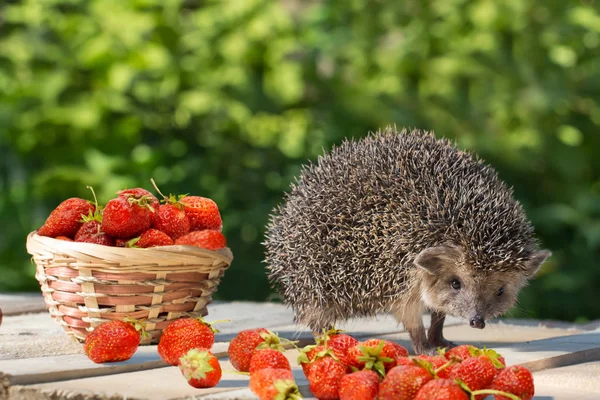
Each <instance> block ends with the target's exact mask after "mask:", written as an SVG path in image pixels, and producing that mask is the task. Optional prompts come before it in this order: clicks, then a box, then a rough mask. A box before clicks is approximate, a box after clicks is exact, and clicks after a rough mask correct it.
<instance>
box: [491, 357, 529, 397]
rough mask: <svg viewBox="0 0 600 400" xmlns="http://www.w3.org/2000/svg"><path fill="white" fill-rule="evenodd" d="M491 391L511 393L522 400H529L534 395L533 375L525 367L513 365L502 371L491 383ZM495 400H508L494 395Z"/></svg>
mask: <svg viewBox="0 0 600 400" xmlns="http://www.w3.org/2000/svg"><path fill="white" fill-rule="evenodd" d="M492 389H494V390H500V391H502V392H507V393H512V394H514V395H515V396H517V397H519V398H520V399H522V400H531V398H532V397H533V395H534V394H535V388H534V385H533V375H531V371H529V370H528V369H527V368H525V367H521V366H519V365H514V366H512V367H508V368H505V369H503V370H502V371H501V372H500V373H499V374H498V376H496V378H495V379H494V381H493V382H492ZM495 399H496V400H508V398H507V397H505V396H500V395H496V396H495Z"/></svg>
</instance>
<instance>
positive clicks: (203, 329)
mask: <svg viewBox="0 0 600 400" xmlns="http://www.w3.org/2000/svg"><path fill="white" fill-rule="evenodd" d="M215 332H218V331H217V330H216V329H215V328H213V327H212V325H211V324H210V323H208V322H206V321H205V320H204V318H202V317H200V318H181V319H177V320H175V321H173V322H171V323H170V324H169V326H167V327H166V328H165V330H164V331H163V333H162V336H161V337H160V342H159V343H158V347H157V350H158V354H159V355H160V357H161V358H162V359H163V360H164V361H165V362H166V363H167V364H170V365H177V364H178V363H179V359H180V358H181V357H182V356H183V355H184V354H185V353H187V352H188V351H189V350H191V349H194V348H206V349H210V348H211V347H212V345H213V344H214V342H215Z"/></svg>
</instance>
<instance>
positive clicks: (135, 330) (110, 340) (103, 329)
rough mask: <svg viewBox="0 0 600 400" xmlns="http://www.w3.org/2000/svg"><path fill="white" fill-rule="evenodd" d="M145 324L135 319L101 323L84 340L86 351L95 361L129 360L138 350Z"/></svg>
mask: <svg viewBox="0 0 600 400" xmlns="http://www.w3.org/2000/svg"><path fill="white" fill-rule="evenodd" d="M140 331H142V332H143V326H141V325H140V324H139V323H136V322H135V321H133V320H132V321H131V322H125V321H119V320H116V321H109V322H105V323H103V324H100V325H98V326H97V327H96V329H94V330H93V331H92V333H90V334H89V335H88V336H87V337H86V338H85V342H84V348H83V349H84V352H85V354H86V355H87V356H88V357H89V359H90V360H92V361H93V362H95V363H105V362H115V361H125V360H129V359H130V358H131V357H132V356H133V354H134V353H135V351H136V350H137V348H138V346H139V344H140V339H141V335H142V333H140Z"/></svg>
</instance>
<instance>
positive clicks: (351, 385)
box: [339, 369, 379, 400]
mask: <svg viewBox="0 0 600 400" xmlns="http://www.w3.org/2000/svg"><path fill="white" fill-rule="evenodd" d="M378 390H379V375H377V373H376V372H375V371H370V370H368V369H365V370H362V371H358V372H354V373H351V374H348V375H345V376H344V377H343V378H342V380H341V381H340V389H339V396H340V400H375V399H376V398H377V391H378Z"/></svg>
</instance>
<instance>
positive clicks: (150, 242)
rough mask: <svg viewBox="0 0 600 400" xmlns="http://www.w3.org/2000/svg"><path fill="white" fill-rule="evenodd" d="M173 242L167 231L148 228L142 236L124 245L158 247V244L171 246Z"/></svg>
mask: <svg viewBox="0 0 600 400" xmlns="http://www.w3.org/2000/svg"><path fill="white" fill-rule="evenodd" d="M172 244H173V239H171V238H170V237H169V235H167V234H166V233H164V232H162V231H159V230H157V229H152V228H150V229H148V230H147V231H144V233H142V234H141V235H140V237H138V238H135V239H132V240H131V241H129V242H128V243H126V244H125V246H124V247H141V248H144V249H145V248H148V247H156V246H170V245H172Z"/></svg>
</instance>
